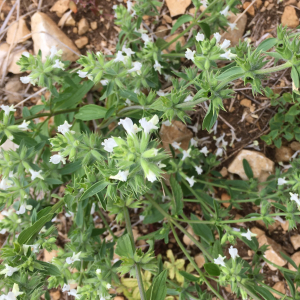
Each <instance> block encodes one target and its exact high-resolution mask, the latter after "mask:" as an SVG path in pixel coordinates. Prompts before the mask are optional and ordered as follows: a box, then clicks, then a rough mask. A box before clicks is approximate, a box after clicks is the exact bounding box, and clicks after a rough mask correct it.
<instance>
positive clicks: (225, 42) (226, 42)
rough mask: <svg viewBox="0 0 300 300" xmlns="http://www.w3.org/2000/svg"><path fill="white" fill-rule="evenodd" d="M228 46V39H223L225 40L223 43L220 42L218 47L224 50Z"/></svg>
mask: <svg viewBox="0 0 300 300" xmlns="http://www.w3.org/2000/svg"><path fill="white" fill-rule="evenodd" d="M229 46H230V41H229V40H226V39H225V40H224V41H223V43H222V44H221V46H220V48H221V49H222V50H225V49H227V48H228V47H229Z"/></svg>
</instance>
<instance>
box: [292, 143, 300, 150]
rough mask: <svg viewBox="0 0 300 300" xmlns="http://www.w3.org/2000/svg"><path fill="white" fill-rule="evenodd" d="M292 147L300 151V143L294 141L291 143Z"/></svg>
mask: <svg viewBox="0 0 300 300" xmlns="http://www.w3.org/2000/svg"><path fill="white" fill-rule="evenodd" d="M290 148H291V149H292V150H294V151H299V150H300V143H299V142H296V141H294V142H292V143H290Z"/></svg>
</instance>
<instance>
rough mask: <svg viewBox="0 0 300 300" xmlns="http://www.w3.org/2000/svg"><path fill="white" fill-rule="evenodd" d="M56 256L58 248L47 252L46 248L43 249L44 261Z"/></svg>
mask: <svg viewBox="0 0 300 300" xmlns="http://www.w3.org/2000/svg"><path fill="white" fill-rule="evenodd" d="M57 256H58V250H52V251H51V252H48V251H47V250H46V249H44V261H45V262H50V261H51V260H52V258H54V257H57Z"/></svg>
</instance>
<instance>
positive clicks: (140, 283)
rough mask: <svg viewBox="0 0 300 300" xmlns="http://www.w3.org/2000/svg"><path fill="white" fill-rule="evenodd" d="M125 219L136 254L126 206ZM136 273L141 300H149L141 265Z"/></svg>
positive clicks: (137, 267) (136, 265)
mask: <svg viewBox="0 0 300 300" xmlns="http://www.w3.org/2000/svg"><path fill="white" fill-rule="evenodd" d="M124 217H125V222H126V229H127V232H128V234H129V237H130V241H131V246H132V249H133V251H134V252H135V244H134V238H133V232H132V228H131V222H130V217H129V212H128V208H127V207H126V206H124ZM135 271H136V279H137V282H138V286H139V291H140V295H141V300H147V298H146V292H145V289H144V284H143V278H142V272H141V267H140V265H139V264H135Z"/></svg>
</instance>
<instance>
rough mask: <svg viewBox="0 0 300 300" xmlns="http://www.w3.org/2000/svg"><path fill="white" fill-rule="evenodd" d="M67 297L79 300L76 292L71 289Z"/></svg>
mask: <svg viewBox="0 0 300 300" xmlns="http://www.w3.org/2000/svg"><path fill="white" fill-rule="evenodd" d="M68 295H69V296H74V297H75V298H77V299H79V298H80V296H79V295H77V291H76V290H75V289H72V290H71V291H70V292H68Z"/></svg>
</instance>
